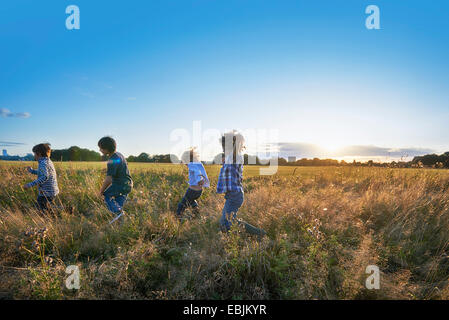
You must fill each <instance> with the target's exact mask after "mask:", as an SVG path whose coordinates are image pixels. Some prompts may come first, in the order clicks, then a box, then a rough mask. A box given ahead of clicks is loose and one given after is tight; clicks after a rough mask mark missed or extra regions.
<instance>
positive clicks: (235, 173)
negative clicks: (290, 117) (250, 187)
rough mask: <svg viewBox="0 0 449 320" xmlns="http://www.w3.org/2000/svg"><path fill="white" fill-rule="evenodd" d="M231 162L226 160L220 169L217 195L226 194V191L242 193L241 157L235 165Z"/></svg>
mask: <svg viewBox="0 0 449 320" xmlns="http://www.w3.org/2000/svg"><path fill="white" fill-rule="evenodd" d="M228 160H230V161H228ZM232 162H233V161H232V159H226V161H225V163H224V164H223V166H222V167H221V169H220V173H219V175H218V182H217V193H226V192H228V191H240V192H243V184H242V182H243V157H239V158H237V160H236V163H232Z"/></svg>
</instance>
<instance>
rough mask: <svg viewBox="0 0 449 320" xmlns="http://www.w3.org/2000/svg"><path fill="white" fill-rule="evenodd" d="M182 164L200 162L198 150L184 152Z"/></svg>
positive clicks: (191, 149)
mask: <svg viewBox="0 0 449 320" xmlns="http://www.w3.org/2000/svg"><path fill="white" fill-rule="evenodd" d="M181 162H182V163H190V162H200V155H199V153H198V151H197V150H196V148H190V149H189V150H187V151H184V152H183V154H182V156H181Z"/></svg>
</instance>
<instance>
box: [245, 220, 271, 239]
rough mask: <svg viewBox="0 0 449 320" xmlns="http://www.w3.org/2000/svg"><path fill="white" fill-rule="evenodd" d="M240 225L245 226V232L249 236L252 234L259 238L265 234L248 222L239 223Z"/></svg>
mask: <svg viewBox="0 0 449 320" xmlns="http://www.w3.org/2000/svg"><path fill="white" fill-rule="evenodd" d="M240 223H241V224H243V225H244V226H245V231H246V232H247V233H249V234H254V235H256V236H259V237H263V236H265V235H266V234H267V233H266V232H265V231H264V230H263V229H260V228H257V227H255V226H253V225H252V224H249V223H248V222H245V221H240Z"/></svg>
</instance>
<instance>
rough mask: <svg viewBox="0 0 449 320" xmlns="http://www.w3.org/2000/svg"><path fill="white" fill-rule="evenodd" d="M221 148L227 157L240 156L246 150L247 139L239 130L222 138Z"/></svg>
mask: <svg viewBox="0 0 449 320" xmlns="http://www.w3.org/2000/svg"><path fill="white" fill-rule="evenodd" d="M221 146H222V147H223V152H224V155H225V157H227V156H233V157H235V156H240V155H241V154H242V152H243V150H244V149H245V138H244V137H243V135H242V134H241V133H240V132H238V131H237V130H232V131H231V132H227V133H225V134H223V135H222V136H221Z"/></svg>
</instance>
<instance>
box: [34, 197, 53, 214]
mask: <svg viewBox="0 0 449 320" xmlns="http://www.w3.org/2000/svg"><path fill="white" fill-rule="evenodd" d="M54 199H55V197H46V196H38V197H37V207H38V209H39V210H40V211H42V212H45V211H48V210H49V209H50V208H49V206H48V205H49V204H51V203H53V200H54Z"/></svg>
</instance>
